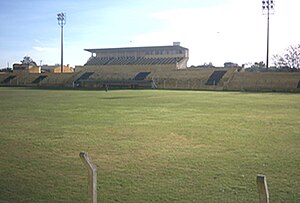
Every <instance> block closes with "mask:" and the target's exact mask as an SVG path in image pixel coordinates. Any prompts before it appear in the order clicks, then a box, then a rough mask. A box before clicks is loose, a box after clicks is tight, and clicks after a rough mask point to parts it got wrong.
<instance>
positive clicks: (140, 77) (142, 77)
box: [133, 72, 151, 80]
mask: <svg viewBox="0 0 300 203" xmlns="http://www.w3.org/2000/svg"><path fill="white" fill-rule="evenodd" d="M150 73H151V72H139V73H138V74H137V75H136V76H135V77H134V78H133V80H145V79H146V78H147V76H148V75H149V74H150Z"/></svg>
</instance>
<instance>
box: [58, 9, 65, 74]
mask: <svg viewBox="0 0 300 203" xmlns="http://www.w3.org/2000/svg"><path fill="white" fill-rule="evenodd" d="M57 21H58V25H59V26H60V28H61V29H60V30H61V31H60V32H61V34H60V43H61V45H60V48H61V55H60V57H61V58H60V71H61V73H63V71H64V44H63V36H64V25H65V24H66V14H65V13H63V12H61V13H59V14H57Z"/></svg>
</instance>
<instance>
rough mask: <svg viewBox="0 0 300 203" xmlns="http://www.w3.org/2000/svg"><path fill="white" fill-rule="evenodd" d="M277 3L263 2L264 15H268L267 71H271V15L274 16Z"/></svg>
mask: <svg viewBox="0 0 300 203" xmlns="http://www.w3.org/2000/svg"><path fill="white" fill-rule="evenodd" d="M274 7H275V1H274V0H265V1H262V11H263V15H267V59H266V69H267V71H268V69H269V41H270V40H269V38H270V37H269V31H270V14H274Z"/></svg>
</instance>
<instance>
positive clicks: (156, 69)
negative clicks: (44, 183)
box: [0, 43, 300, 92]
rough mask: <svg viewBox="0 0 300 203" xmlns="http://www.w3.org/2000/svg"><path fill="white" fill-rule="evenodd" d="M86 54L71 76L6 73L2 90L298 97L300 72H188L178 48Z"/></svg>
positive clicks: (222, 69)
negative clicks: (164, 91) (259, 93)
mask: <svg viewBox="0 0 300 203" xmlns="http://www.w3.org/2000/svg"><path fill="white" fill-rule="evenodd" d="M85 50H86V51H89V52H90V53H91V55H92V56H91V57H90V58H89V59H88V60H87V62H86V63H85V65H84V66H77V67H76V69H75V72H73V73H28V72H24V71H17V72H14V73H2V74H0V86H30V87H68V88H98V89H99V88H100V89H104V88H107V87H112V88H158V89H187V90H190V89H191V90H229V91H282V92H300V73H274V72H264V73H259V72H256V73H253V72H240V68H239V67H235V66H234V67H220V68H212V67H210V68H187V61H188V59H189V50H188V49H187V48H184V47H181V46H180V44H178V43H175V44H174V45H173V46H153V47H129V48H108V49H85Z"/></svg>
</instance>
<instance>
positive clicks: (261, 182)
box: [256, 175, 270, 203]
mask: <svg viewBox="0 0 300 203" xmlns="http://www.w3.org/2000/svg"><path fill="white" fill-rule="evenodd" d="M256 184H257V189H258V195H259V203H270V197H269V189H268V185H267V178H266V176H264V175H258V176H257V177H256Z"/></svg>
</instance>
